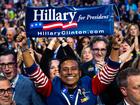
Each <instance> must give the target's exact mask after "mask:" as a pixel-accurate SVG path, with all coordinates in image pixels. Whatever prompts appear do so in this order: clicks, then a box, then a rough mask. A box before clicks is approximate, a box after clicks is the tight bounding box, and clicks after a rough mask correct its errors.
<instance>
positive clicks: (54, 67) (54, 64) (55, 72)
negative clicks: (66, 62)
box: [48, 59, 60, 80]
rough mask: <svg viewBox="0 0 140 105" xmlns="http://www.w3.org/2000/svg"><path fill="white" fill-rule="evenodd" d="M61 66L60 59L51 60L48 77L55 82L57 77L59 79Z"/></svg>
mask: <svg viewBox="0 0 140 105" xmlns="http://www.w3.org/2000/svg"><path fill="white" fill-rule="evenodd" d="M59 64H60V61H59V60H58V59H51V61H50V62H49V71H48V72H49V75H48V77H49V78H50V79H51V80H53V79H54V78H55V77H56V76H58V77H59Z"/></svg>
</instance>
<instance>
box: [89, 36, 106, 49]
mask: <svg viewBox="0 0 140 105" xmlns="http://www.w3.org/2000/svg"><path fill="white" fill-rule="evenodd" d="M99 41H103V42H105V43H106V45H107V46H108V44H109V40H108V39H107V38H105V37H104V36H95V37H93V39H92V41H91V42H90V46H91V47H92V46H93V44H94V43H96V42H99Z"/></svg>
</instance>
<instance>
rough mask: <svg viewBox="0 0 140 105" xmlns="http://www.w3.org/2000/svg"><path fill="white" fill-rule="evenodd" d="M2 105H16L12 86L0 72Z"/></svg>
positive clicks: (0, 98) (0, 102)
mask: <svg viewBox="0 0 140 105" xmlns="http://www.w3.org/2000/svg"><path fill="white" fill-rule="evenodd" d="M0 105H16V104H15V102H14V101H13V99H12V88H11V84H10V82H9V80H8V79H7V78H6V76H5V75H4V74H3V73H2V72H0Z"/></svg>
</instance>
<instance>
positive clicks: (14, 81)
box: [11, 74, 19, 99]
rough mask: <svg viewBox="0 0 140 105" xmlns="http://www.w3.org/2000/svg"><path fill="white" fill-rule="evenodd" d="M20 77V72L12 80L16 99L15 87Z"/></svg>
mask: <svg viewBox="0 0 140 105" xmlns="http://www.w3.org/2000/svg"><path fill="white" fill-rule="evenodd" d="M18 78H19V74H17V76H16V77H15V78H14V79H13V80H12V82H11V87H12V90H13V99H14V96H15V87H16V83H17V81H18Z"/></svg>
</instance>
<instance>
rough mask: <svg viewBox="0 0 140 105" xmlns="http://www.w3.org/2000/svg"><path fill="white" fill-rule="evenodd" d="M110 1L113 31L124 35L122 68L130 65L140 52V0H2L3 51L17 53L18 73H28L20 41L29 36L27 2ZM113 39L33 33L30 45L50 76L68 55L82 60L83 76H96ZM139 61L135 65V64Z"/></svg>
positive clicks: (0, 35)
mask: <svg viewBox="0 0 140 105" xmlns="http://www.w3.org/2000/svg"><path fill="white" fill-rule="evenodd" d="M108 4H114V33H117V32H120V33H121V34H122V36H123V37H124V40H123V43H122V44H121V46H120V48H119V50H120V61H121V62H122V64H121V68H120V69H124V68H126V67H129V66H130V65H132V61H135V60H136V58H137V59H138V57H139V55H140V52H139V49H140V47H139V44H140V0H0V46H2V48H1V50H0V52H3V51H2V49H3V47H4V48H8V49H12V50H14V51H15V52H16V53H17V65H18V73H20V74H23V75H25V76H27V75H26V72H25V70H24V67H25V66H24V63H23V58H22V51H21V50H20V46H19V45H18V43H19V42H20V41H21V40H22V38H24V37H26V31H25V26H26V24H25V15H26V14H25V11H26V6H56V7H57V6H81V7H82V6H95V5H108ZM111 39H112V36H108V35H106V36H102V35H99V36H79V37H63V38H62V37H61V38H48V37H41V38H34V37H32V38H28V46H29V47H30V53H31V55H32V56H33V58H34V60H35V61H36V63H38V64H39V65H40V67H41V68H42V70H43V72H44V73H45V74H46V75H47V76H48V77H49V78H50V79H53V78H54V77H55V76H59V71H58V69H59V68H58V67H59V61H60V60H61V59H62V58H63V57H65V56H70V57H74V58H76V59H77V60H78V61H79V62H80V63H81V68H82V71H83V74H82V75H83V76H84V75H89V76H90V77H93V76H95V75H96V74H97V73H98V72H99V70H100V69H101V67H102V66H103V65H104V64H105V62H106V60H107V58H108V56H109V54H110V50H111V47H110V46H111ZM136 63H137V62H135V64H133V65H135V66H136ZM139 68H140V67H139ZM109 90H111V89H109ZM111 96H113V95H112V94H111ZM103 101H104V103H107V104H106V105H115V104H112V103H113V102H112V103H111V102H110V101H109V102H110V103H108V101H107V99H106V100H103ZM106 101H107V102H106ZM115 102H116V101H115ZM115 102H114V103H115Z"/></svg>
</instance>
